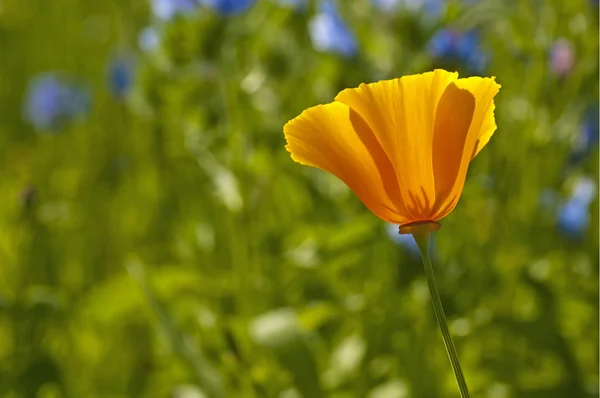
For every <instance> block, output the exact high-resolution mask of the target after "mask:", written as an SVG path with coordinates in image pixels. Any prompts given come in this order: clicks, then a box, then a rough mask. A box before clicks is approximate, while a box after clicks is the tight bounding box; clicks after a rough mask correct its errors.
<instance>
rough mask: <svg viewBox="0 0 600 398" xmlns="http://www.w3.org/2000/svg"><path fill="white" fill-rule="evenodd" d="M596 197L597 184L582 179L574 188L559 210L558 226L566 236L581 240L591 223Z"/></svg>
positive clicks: (589, 179)
mask: <svg viewBox="0 0 600 398" xmlns="http://www.w3.org/2000/svg"><path fill="white" fill-rule="evenodd" d="M595 196H596V183H595V182H594V180H592V179H591V178H587V177H584V178H581V179H579V180H578V181H577V183H576V184H575V186H574V187H573V192H572V193H571V196H570V197H569V199H568V200H567V201H566V202H564V203H563V204H562V205H561V206H560V208H559V209H558V226H559V228H560V230H561V232H563V233H564V234H565V235H567V236H569V237H571V238H580V237H582V236H583V234H584V233H585V231H586V229H587V227H588V225H589V223H590V213H589V207H590V205H591V203H592V202H593V200H594V198H595Z"/></svg>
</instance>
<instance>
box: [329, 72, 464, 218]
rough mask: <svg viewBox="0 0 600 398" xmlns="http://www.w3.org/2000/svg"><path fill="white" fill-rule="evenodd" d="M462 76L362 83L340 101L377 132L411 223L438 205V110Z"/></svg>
mask: <svg viewBox="0 0 600 398" xmlns="http://www.w3.org/2000/svg"><path fill="white" fill-rule="evenodd" d="M457 78H458V74H457V73H450V72H446V71H444V70H435V71H433V72H428V73H424V74H420V75H411V76H404V77H402V78H399V79H393V80H387V81H380V82H377V83H371V84H361V85H360V86H359V87H358V88H354V89H346V90H344V91H342V92H341V93H340V94H338V96H337V97H336V98H335V100H336V101H339V102H342V103H344V104H346V105H348V106H349V107H350V108H352V109H353V110H354V111H356V112H357V113H358V114H359V115H360V116H361V117H362V118H363V119H364V121H365V122H366V123H367V124H368V126H369V127H370V128H371V130H372V131H373V133H374V134H375V137H376V138H377V140H378V142H379V144H380V145H381V147H382V148H383V151H384V152H385V154H386V155H387V157H388V158H389V160H390V161H391V164H392V165H393V167H394V171H395V174H396V176H397V178H398V185H399V187H400V194H401V197H402V202H403V205H404V206H405V207H406V209H407V213H406V214H407V216H408V218H410V221H420V220H424V219H426V218H427V216H428V215H429V213H430V209H431V207H432V206H433V203H434V201H435V184H434V173H433V164H432V163H433V162H432V142H433V127H434V119H435V111H436V107H437V103H438V101H439V99H440V97H441V95H442V93H443V92H444V90H445V89H446V87H447V86H448V84H450V82H452V81H454V80H456V79H457ZM408 165H410V167H407V166H408Z"/></svg>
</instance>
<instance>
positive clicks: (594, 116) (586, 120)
mask: <svg viewBox="0 0 600 398" xmlns="http://www.w3.org/2000/svg"><path fill="white" fill-rule="evenodd" d="M598 123H599V118H598V106H594V107H592V108H590V109H589V110H588V111H587V112H586V114H585V116H584V117H583V121H582V123H581V127H580V134H579V135H578V137H577V141H576V142H575V146H574V148H573V152H572V154H571V158H570V159H569V163H570V164H572V165H574V164H577V163H579V162H580V161H582V160H583V159H584V158H585V156H586V155H587V154H588V153H589V152H590V151H591V150H592V149H593V148H594V147H595V146H596V145H598V138H599V137H598Z"/></svg>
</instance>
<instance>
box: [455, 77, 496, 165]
mask: <svg viewBox="0 0 600 398" xmlns="http://www.w3.org/2000/svg"><path fill="white" fill-rule="evenodd" d="M456 85H457V86H458V87H460V88H464V89H467V90H469V91H470V92H471V94H473V96H474V97H475V102H476V107H475V113H474V114H473V122H472V124H471V128H470V130H469V137H470V138H471V139H473V140H474V141H475V146H474V147H473V148H474V149H473V153H472V154H471V158H470V159H472V158H473V157H475V156H476V155H477V154H478V153H479V152H480V151H481V150H482V149H483V147H484V146H485V145H486V144H487V143H488V142H489V140H490V138H491V137H492V135H493V134H494V132H495V131H496V121H495V119H494V110H495V108H496V106H495V105H494V97H495V96H496V94H498V91H499V90H500V87H501V86H500V85H499V84H498V83H496V78H495V77H491V78H490V77H468V78H464V79H458V80H457V81H456ZM470 159H469V160H470Z"/></svg>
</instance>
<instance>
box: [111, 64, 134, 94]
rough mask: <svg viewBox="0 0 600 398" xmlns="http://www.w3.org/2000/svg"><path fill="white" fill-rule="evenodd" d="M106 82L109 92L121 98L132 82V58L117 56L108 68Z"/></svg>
mask: <svg viewBox="0 0 600 398" xmlns="http://www.w3.org/2000/svg"><path fill="white" fill-rule="evenodd" d="M108 84H109V87H110V90H111V92H112V93H113V94H114V95H115V96H117V97H119V98H121V97H124V96H126V95H127V93H128V92H129V89H130V88H131V85H132V84H133V59H132V58H130V57H127V56H125V57H117V58H115V59H113V60H112V61H111V63H110V65H109V68H108Z"/></svg>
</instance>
